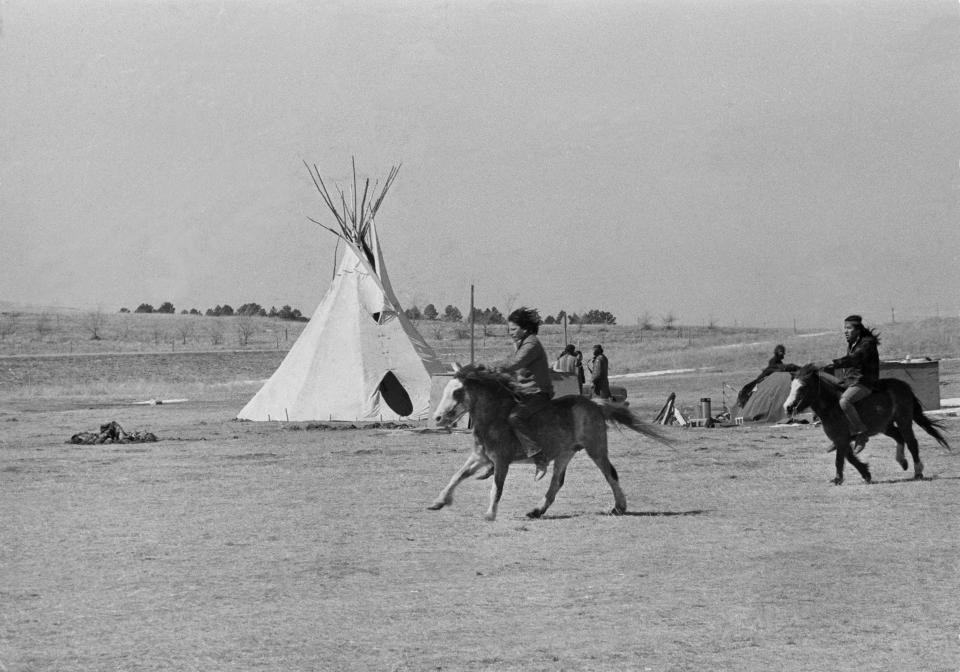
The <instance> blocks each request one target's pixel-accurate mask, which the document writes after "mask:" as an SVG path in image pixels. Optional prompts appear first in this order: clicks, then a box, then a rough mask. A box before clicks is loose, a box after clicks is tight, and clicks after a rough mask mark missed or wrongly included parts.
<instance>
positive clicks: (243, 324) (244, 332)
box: [237, 315, 257, 347]
mask: <svg viewBox="0 0 960 672" xmlns="http://www.w3.org/2000/svg"><path fill="white" fill-rule="evenodd" d="M256 332H257V323H256V322H255V321H254V320H253V317H252V316H250V315H241V316H240V319H239V320H238V321H237V337H238V340H239V342H240V346H241V347H246V345H247V343H249V342H250V337H251V336H253V335H254V334H255V333H256Z"/></svg>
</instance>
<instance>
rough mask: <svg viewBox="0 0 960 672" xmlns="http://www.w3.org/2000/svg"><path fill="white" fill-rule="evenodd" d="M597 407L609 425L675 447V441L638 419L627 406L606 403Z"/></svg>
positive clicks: (601, 403)
mask: <svg viewBox="0 0 960 672" xmlns="http://www.w3.org/2000/svg"><path fill="white" fill-rule="evenodd" d="M597 406H599V407H600V411H601V412H602V413H603V419H604V420H606V421H607V422H608V423H610V424H612V425H617V426H621V427H628V428H630V429H632V430H633V431H635V432H637V433H639V434H643V435H644V436H646V437H648V438H651V439H653V440H654V441H658V442H659V443H662V444H663V445H665V446H671V447H672V446H673V445H674V443H673V441H671V440H670V439H669V438H668V437H666V436H664V435H663V434H661V433H660V432H658V431H657V430H656V429H654V428H653V427H652V426H651V425H648V424H647V423H645V422H644V421H643V420H641V419H640V418H638V417H637V416H636V415H634V414H633V412H631V411H630V409H628V408H627V407H626V406H620V405H619V404H610V403H605V402H598V403H597Z"/></svg>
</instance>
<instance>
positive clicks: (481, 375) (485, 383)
mask: <svg viewBox="0 0 960 672" xmlns="http://www.w3.org/2000/svg"><path fill="white" fill-rule="evenodd" d="M454 378H456V379H457V380H459V381H460V382H462V383H464V384H470V383H472V384H475V385H479V386H480V387H483V388H486V389H488V390H492V391H500V392H501V393H503V392H506V393H508V394H511V395H512V394H516V393H517V392H520V391H521V390H520V386H519V385H518V383H517V379H516V378H514V377H513V375H511V374H509V373H507V372H505V371H500V370H498V369H490V368H487V367H486V366H484V365H483V364H467V365H465V366H462V367H460V369H459V370H458V371H457V372H456V373H455V374H454Z"/></svg>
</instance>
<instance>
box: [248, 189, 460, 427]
mask: <svg viewBox="0 0 960 672" xmlns="http://www.w3.org/2000/svg"><path fill="white" fill-rule="evenodd" d="M392 174H393V173H392ZM315 179H318V178H315ZM320 185H322V181H321V182H319V184H318V189H319V188H320ZM388 187H389V181H388V183H387V185H386V187H385V188H384V192H386V189H387V188H388ZM321 193H323V194H325V193H326V189H325V187H324V188H323V190H322V191H321ZM364 193H366V191H365V192H364ZM381 198H382V194H381ZM325 200H328V205H330V202H329V199H327V198H326V196H325ZM344 202H345V200H344ZM376 205H379V201H378V202H377V203H376ZM345 210H346V214H347V215H350V214H352V213H350V211H349V210H347V209H346V207H345ZM361 212H363V211H362V210H361ZM375 212H376V208H373V209H372V210H371V211H370V213H369V214H370V216H369V219H367V218H366V217H361V219H363V220H364V221H363V227H362V229H361V228H358V227H356V226H353V227H352V230H353V232H354V233H358V232H359V233H358V235H355V236H344V235H341V236H340V237H341V240H342V242H343V243H344V244H345V245H346V250H345V252H344V255H343V259H342V260H341V262H340V265H339V267H338V270H337V273H336V275H335V276H334V279H333V282H332V283H331V285H330V288H329V289H328V290H327V293H326V295H325V296H324V297H323V300H322V301H321V302H320V305H319V306H317V309H316V311H315V312H314V314H313V317H311V318H310V322H309V324H308V325H307V327H306V328H305V329H304V330H303V333H301V334H300V337H299V338H298V339H297V341H296V343H294V344H293V347H292V348H290V352H289V353H287V356H286V357H285V358H284V360H283V362H282V363H281V364H280V366H279V368H277V370H276V371H275V372H274V374H273V375H272V376H271V377H270V379H269V380H268V381H267V382H266V383H265V384H264V386H263V387H262V388H261V389H260V391H259V392H257V394H256V395H255V396H254V397H253V399H251V400H250V401H249V402H248V403H247V405H246V406H244V407H243V410H241V411H240V413H239V414H238V416H237V417H238V418H240V419H243V420H291V421H293V420H299V421H304V420H313V421H332V420H348V421H381V420H382V421H396V420H401V419H408V420H419V419H423V418H426V417H427V416H428V415H429V412H430V388H431V375H432V374H438V373H441V372H442V371H443V366H442V364H441V363H440V360H439V359H437V356H436V354H435V353H434V352H433V350H432V349H431V348H430V346H429V345H428V344H427V342H426V341H425V340H424V339H423V337H422V336H421V335H420V334H419V333H418V332H417V330H416V328H415V327H414V326H413V324H412V323H411V322H410V320H409V319H407V316H406V315H405V314H404V313H403V310H402V309H401V307H400V303H399V301H398V300H397V297H396V295H395V294H394V292H393V289H392V287H391V286H390V279H389V277H388V276H387V271H386V267H385V266H384V263H383V253H382V251H381V249H380V242H379V240H378V238H377V231H376V227H375V225H374V224H373V218H372V215H373V214H375ZM334 213H335V214H337V213H336V210H335V209H334ZM344 219H346V220H347V221H349V217H345V218H344ZM338 221H341V226H343V220H341V217H340V216H338ZM335 233H336V232H335ZM338 235H340V234H338ZM351 238H353V239H351ZM358 243H359V244H358Z"/></svg>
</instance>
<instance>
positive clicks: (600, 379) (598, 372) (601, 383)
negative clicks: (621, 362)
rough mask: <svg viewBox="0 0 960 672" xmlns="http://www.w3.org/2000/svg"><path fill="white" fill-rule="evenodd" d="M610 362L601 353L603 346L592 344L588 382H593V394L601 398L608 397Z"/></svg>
mask: <svg viewBox="0 0 960 672" xmlns="http://www.w3.org/2000/svg"><path fill="white" fill-rule="evenodd" d="M609 369H610V363H609V362H608V361H607V356H606V355H605V354H603V346H602V345H595V346H593V361H592V362H590V382H591V383H592V384H593V394H594V396H597V397H600V398H601V399H609V398H610V371H609Z"/></svg>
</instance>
